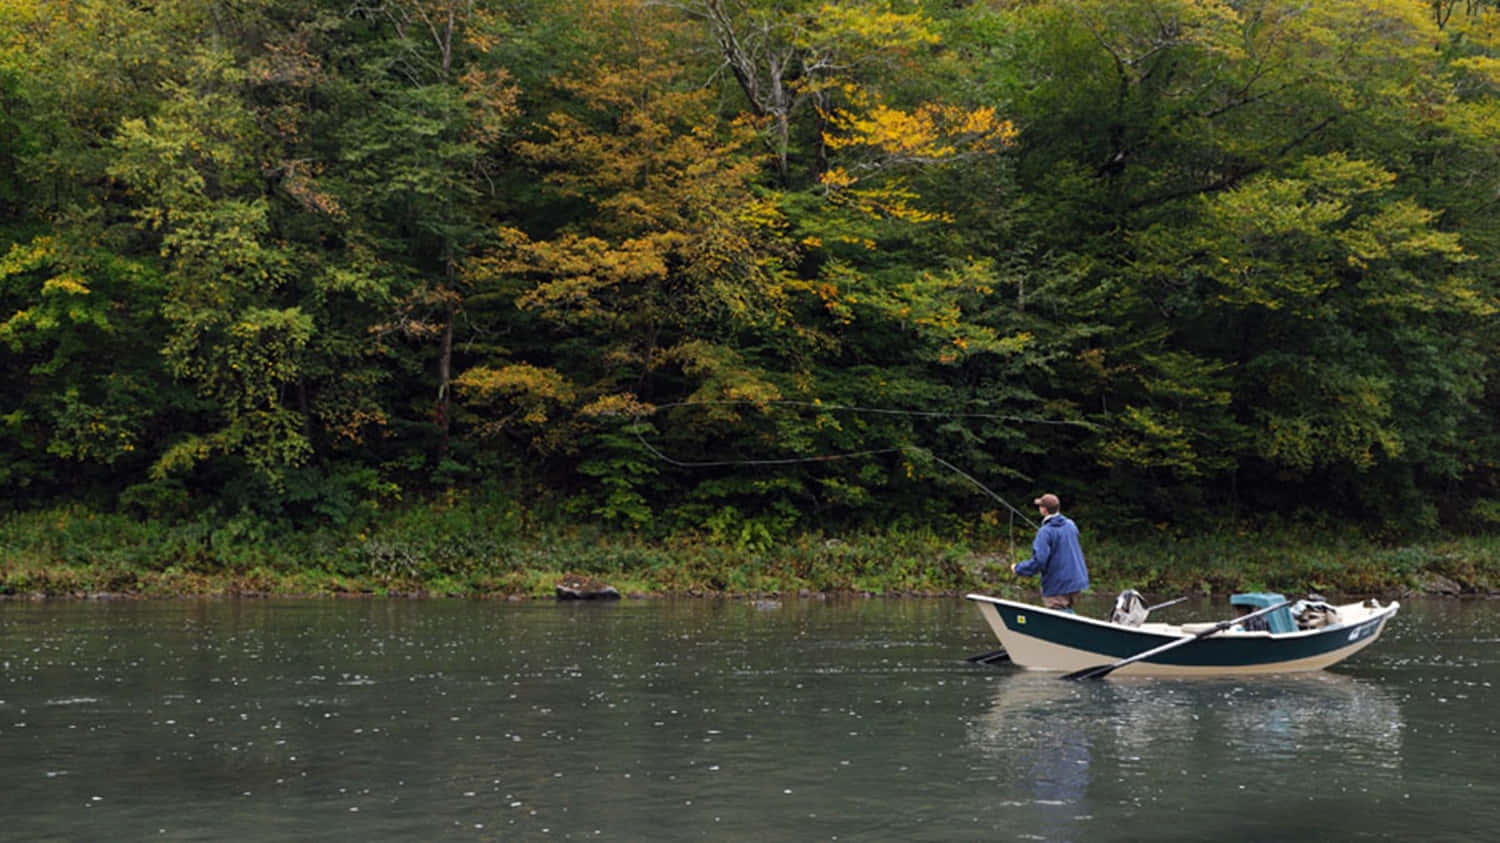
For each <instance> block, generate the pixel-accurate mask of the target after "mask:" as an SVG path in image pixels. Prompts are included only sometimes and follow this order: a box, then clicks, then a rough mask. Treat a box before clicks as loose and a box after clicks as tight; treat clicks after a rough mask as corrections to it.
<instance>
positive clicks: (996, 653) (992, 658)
mask: <svg viewBox="0 0 1500 843" xmlns="http://www.w3.org/2000/svg"><path fill="white" fill-rule="evenodd" d="M1009 659H1010V653H1007V652H1005V648H1004V647H1001V648H1000V649H998V650H991V651H989V652H988V653H980V654H979V655H977V656H969V657H968V658H967V659H965V660H964V661H970V662H973V663H975V664H994V663H995V662H1000V661H1008V660H1009Z"/></svg>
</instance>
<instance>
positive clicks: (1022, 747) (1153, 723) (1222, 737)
mask: <svg viewBox="0 0 1500 843" xmlns="http://www.w3.org/2000/svg"><path fill="white" fill-rule="evenodd" d="M995 686H996V687H995V692H994V695H993V698H992V701H991V703H990V706H989V708H988V710H987V711H986V712H984V714H983V715H982V716H980V717H979V718H977V719H976V720H975V721H974V722H973V725H972V729H971V732H970V738H971V741H972V744H973V746H974V748H975V749H976V751H978V752H979V753H981V754H983V755H986V756H989V757H993V758H995V759H997V760H1000V761H1003V762H1004V763H1007V764H1009V765H1010V766H1011V767H1012V768H1013V769H1016V770H1018V771H1020V772H1024V773H1025V776H1026V781H1027V782H1028V783H1029V791H1030V794H1029V795H1030V799H1029V800H1028V803H1027V805H1026V806H1025V807H1027V808H1028V809H1029V810H1030V812H1031V814H1032V815H1033V817H1034V818H1035V822H1036V824H1037V826H1038V828H1039V833H1040V835H1041V836H1042V837H1044V838H1046V839H1069V838H1071V836H1072V834H1073V832H1072V831H1070V829H1073V828H1075V827H1077V826H1078V825H1079V823H1080V821H1081V820H1086V819H1089V818H1092V817H1093V816H1094V815H1095V813H1096V806H1095V805H1094V804H1093V803H1092V802H1091V799H1093V800H1097V799H1098V798H1100V797H1105V798H1108V799H1112V800H1113V801H1115V802H1117V803H1126V804H1131V805H1144V804H1145V803H1147V802H1151V801H1154V800H1153V799H1151V798H1146V797H1151V796H1153V795H1155V791H1156V788H1155V787H1154V786H1153V784H1152V783H1153V782H1160V781H1161V780H1162V779H1163V778H1166V779H1172V778H1182V779H1185V780H1193V779H1200V780H1202V779H1207V778H1210V777H1213V776H1215V775H1219V774H1222V776H1223V777H1224V779H1225V780H1226V781H1227V782H1229V783H1232V787H1231V789H1230V790H1229V791H1226V792H1228V793H1231V794H1232V793H1233V791H1236V790H1238V789H1240V788H1241V787H1246V786H1247V783H1248V786H1251V787H1254V788H1256V789H1264V788H1266V787H1272V788H1276V789H1280V788H1282V787H1285V786H1286V785H1288V784H1290V783H1291V782H1292V781H1297V780H1304V779H1315V780H1316V781H1317V782H1318V786H1319V787H1320V788H1323V789H1325V791H1326V790H1327V789H1337V787H1338V786H1339V785H1340V784H1341V783H1344V782H1345V780H1346V779H1347V778H1348V773H1349V771H1351V770H1354V771H1357V773H1356V775H1357V776H1358V777H1359V778H1360V779H1361V780H1363V781H1365V782H1369V781H1370V779H1371V775H1372V772H1373V771H1384V774H1385V775H1386V781H1387V782H1388V783H1392V784H1394V778H1393V777H1391V776H1390V773H1391V772H1393V771H1397V770H1399V767H1400V760H1401V743H1402V733H1403V730H1404V723H1403V715H1402V712H1401V707H1400V705H1399V704H1398V703H1397V701H1396V698H1395V697H1394V696H1393V695H1392V694H1391V692H1390V691H1388V690H1387V689H1385V688H1383V687H1382V686H1381V685H1379V684H1378V683H1375V682H1371V681H1368V680H1362V679H1357V678H1354V677H1351V676H1346V675H1339V674H1334V673H1317V674H1298V675H1291V676H1285V677H1276V676H1272V677H1261V678H1258V679H1256V680H1254V681H1244V680H1238V681H1230V680H1219V679H1201V680H1162V679H1144V678H1142V679H1120V680H1115V681H1108V682H1068V681H1064V680H1060V679H1058V678H1057V677H1056V675H1055V674H1046V673H1035V672H1026V671H1010V672H1008V673H1007V674H1006V675H1004V676H1002V677H1000V678H999V679H997V681H996V683H995ZM1237 799H1238V797H1237ZM1310 820H1313V821H1318V820H1319V818H1318V817H1317V816H1312V817H1310Z"/></svg>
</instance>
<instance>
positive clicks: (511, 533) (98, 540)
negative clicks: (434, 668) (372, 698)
mask: <svg viewBox="0 0 1500 843" xmlns="http://www.w3.org/2000/svg"><path fill="white" fill-rule="evenodd" d="M1028 538H1029V537H1028ZM1085 541H1086V545H1085V552H1086V554H1087V556H1088V559H1089V565H1090V573H1091V576H1092V579H1093V588H1092V590H1093V591H1095V592H1096V593H1106V594H1112V593H1114V592H1116V591H1118V590H1119V589H1122V588H1127V587H1129V588H1135V589H1138V590H1140V591H1142V592H1144V593H1146V594H1148V595H1176V594H1185V593H1196V594H1205V595H1208V594H1225V593H1229V592H1235V591H1257V590H1267V591H1280V592H1283V593H1285V594H1288V595H1300V594H1304V593H1307V592H1309V591H1317V592H1320V593H1323V594H1325V595H1328V596H1333V595H1366V594H1396V593H1407V592H1413V591H1417V592H1421V591H1443V592H1454V591H1458V592H1462V593H1468V594H1492V593H1500V538H1497V537H1489V536H1477V537H1476V536H1467V537H1465V536H1450V537H1429V538H1427V539H1424V540H1422V541H1420V542H1415V543H1411V544H1401V545H1391V544H1384V543H1380V542H1376V541H1373V540H1369V539H1365V538H1362V537H1360V536H1358V535H1357V534H1354V533H1352V532H1350V533H1344V534H1330V533H1329V532H1328V531H1326V530H1321V529H1319V530H1312V529H1298V528H1292V527H1283V528H1275V529H1270V530H1257V531H1251V530H1240V529H1228V530H1219V531H1216V532H1214V533H1213V534H1211V535H1202V536H1193V537H1191V538H1174V537H1169V536H1165V535H1153V536H1150V537H1146V538H1138V539H1102V538H1096V537H1090V536H1088V535H1087V534H1086V535H1085ZM1029 552H1030V548H1029V546H1028V545H1026V544H1016V545H1009V544H1008V543H1007V540H1006V537H1005V536H997V535H989V536H987V535H983V534H976V535H971V536H963V537H947V536H942V535H938V534H937V533H935V532H923V531H911V530H902V531H896V530H892V531H889V532H883V533H870V532H864V533H859V534H853V535H844V536H828V535H818V534H801V535H797V536H793V537H790V538H788V539H786V540H783V541H780V542H775V543H770V542H765V543H761V544H757V545H753V546H747V545H743V544H739V545H737V544H734V543H714V542H709V541H706V540H704V539H702V538H700V537H691V536H688V537H679V538H670V539H660V540H646V539H643V538H641V537H639V536H636V535H632V534H628V533H610V532H606V531H603V530H599V529H596V528H592V527H587V526H577V525H573V526H563V525H555V524H553V525H548V524H534V523H528V522H527V520H526V518H525V517H524V516H522V515H519V514H518V513H517V512H516V511H515V510H514V509H512V508H504V507H502V508H494V507H486V506H483V505H461V506H447V507H430V508H422V507H417V508H412V509H411V510H408V511H406V512H403V513H400V514H397V515H394V516H393V517H391V518H390V519H388V520H386V521H385V522H383V523H382V524H381V525H380V526H379V527H378V528H366V529H363V530H352V529H351V530H345V531H338V530H333V529H320V530H313V531H306V532H298V533H286V532H276V531H273V530H270V529H268V528H266V527H265V526H264V525H261V524H258V523H256V522H254V521H253V520H250V519H245V518H231V519H227V520H225V521H223V522H220V523H210V522H206V521H191V522H184V523H175V524H173V523H165V522H155V521H137V520H134V519H132V518H129V517H126V516H121V515H113V514H99V513H94V512H90V511H88V510H85V509H80V508H76V507H68V508H58V509H53V510H47V511H42V512H31V513H16V514H10V515H6V516H3V517H0V595H5V596H11V597H78V596H88V595H95V594H117V595H132V596H141V597H177V596H212V595H221V596H229V595H266V596H271V595H339V594H369V595H427V596H456V597H499V596H505V597H549V596H552V595H553V593H554V588H555V586H556V585H557V583H558V581H559V580H561V579H562V577H563V576H564V575H565V574H569V573H573V574H583V575H587V576H590V577H594V578H596V579H598V580H600V581H602V582H604V583H607V584H609V585H612V586H614V587H615V588H616V589H617V590H618V591H619V592H620V593H622V594H626V595H681V594H693V595H707V594H722V595H768V594H794V593H799V592H828V593H863V594H877V595H902V594H961V593H964V592H968V591H983V592H987V593H994V594H1002V595H1010V596H1019V597H1026V596H1029V595H1033V594H1034V593H1035V591H1036V580H1035V579H1026V580H1022V579H1017V578H1015V577H1013V576H1011V575H1010V573H1009V570H1008V566H1009V563H1010V562H1012V561H1018V560H1020V559H1022V558H1025V556H1026V555H1028V554H1029Z"/></svg>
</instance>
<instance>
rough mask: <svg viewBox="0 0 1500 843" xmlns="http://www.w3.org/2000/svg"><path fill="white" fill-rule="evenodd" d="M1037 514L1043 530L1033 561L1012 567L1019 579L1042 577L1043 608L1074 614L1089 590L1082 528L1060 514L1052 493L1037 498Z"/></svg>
mask: <svg viewBox="0 0 1500 843" xmlns="http://www.w3.org/2000/svg"><path fill="white" fill-rule="evenodd" d="M1033 503H1035V504H1036V508H1037V512H1039V513H1041V516H1042V526H1040V527H1038V528H1037V531H1036V540H1035V541H1033V542H1032V543H1031V558H1030V559H1027V560H1026V561H1025V562H1019V563H1015V564H1012V565H1011V566H1010V572H1011V573H1012V574H1016V575H1018V576H1023V577H1029V576H1032V575H1033V574H1041V575H1042V605H1043V606H1046V607H1047V608H1048V609H1061V610H1063V611H1067V612H1071V611H1073V604H1074V603H1075V602H1076V601H1077V599H1078V593H1079V592H1080V591H1083V590H1084V589H1085V588H1088V587H1089V569H1088V564H1087V563H1085V562H1084V561H1083V548H1082V547H1081V546H1080V545H1079V544H1078V527H1077V525H1075V524H1074V523H1073V522H1072V520H1071V519H1069V518H1068V516H1066V515H1063V514H1062V513H1061V512H1059V511H1058V510H1059V509H1061V506H1062V505H1061V503H1060V502H1059V501H1058V499H1057V495H1054V494H1051V493H1048V494H1045V495H1042V496H1041V497H1039V498H1037V499H1036V500H1035V501H1033Z"/></svg>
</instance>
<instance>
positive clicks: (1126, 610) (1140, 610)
mask: <svg viewBox="0 0 1500 843" xmlns="http://www.w3.org/2000/svg"><path fill="white" fill-rule="evenodd" d="M1149 611H1150V610H1149V609H1147V608H1146V601H1145V599H1143V598H1142V597H1141V593H1140V592H1139V591H1136V590H1135V589H1133V588H1127V589H1125V590H1124V591H1122V592H1120V596H1119V597H1116V598H1115V610H1114V612H1113V613H1112V614H1110V616H1109V621H1110V623H1117V624H1119V625H1121V626H1140V625H1141V624H1143V623H1145V622H1146V615H1147V614H1148V613H1149Z"/></svg>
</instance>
